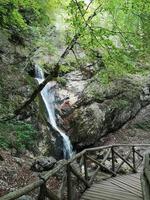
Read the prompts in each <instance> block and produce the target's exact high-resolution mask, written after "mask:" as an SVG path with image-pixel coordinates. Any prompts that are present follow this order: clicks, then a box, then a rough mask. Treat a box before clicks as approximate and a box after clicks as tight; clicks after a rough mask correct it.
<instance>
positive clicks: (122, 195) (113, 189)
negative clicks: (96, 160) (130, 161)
mask: <svg viewBox="0 0 150 200" xmlns="http://www.w3.org/2000/svg"><path fill="white" fill-rule="evenodd" d="M81 200H143V197H142V190H141V183H140V174H139V173H137V174H130V175H123V176H117V177H115V178H110V179H107V180H104V181H101V182H100V183H95V184H93V185H92V186H91V188H89V189H88V190H86V192H85V193H84V194H83V195H82V197H81Z"/></svg>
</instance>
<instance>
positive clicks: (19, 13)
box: [0, 0, 57, 35]
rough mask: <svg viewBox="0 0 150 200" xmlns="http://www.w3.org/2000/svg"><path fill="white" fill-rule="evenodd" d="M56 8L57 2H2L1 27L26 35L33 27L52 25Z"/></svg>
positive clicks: (53, 0)
mask: <svg viewBox="0 0 150 200" xmlns="http://www.w3.org/2000/svg"><path fill="white" fill-rule="evenodd" d="M56 7H57V1H55V0H44V1H43V0H34V1H32V0H0V18H1V20H0V26H1V27H3V28H6V29H9V30H10V32H11V33H13V34H16V35H21V34H23V35H24V34H26V33H27V32H28V31H29V29H30V27H31V26H40V27H43V26H45V25H47V24H48V23H50V22H51V20H52V13H54V10H55V9H56Z"/></svg>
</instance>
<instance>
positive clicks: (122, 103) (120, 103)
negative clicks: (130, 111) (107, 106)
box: [111, 99, 130, 109]
mask: <svg viewBox="0 0 150 200" xmlns="http://www.w3.org/2000/svg"><path fill="white" fill-rule="evenodd" d="M129 104H130V102H129V101H127V100H124V99H114V100H113V101H112V104H111V106H112V107H114V108H120V109H123V108H126V107H128V106H129Z"/></svg>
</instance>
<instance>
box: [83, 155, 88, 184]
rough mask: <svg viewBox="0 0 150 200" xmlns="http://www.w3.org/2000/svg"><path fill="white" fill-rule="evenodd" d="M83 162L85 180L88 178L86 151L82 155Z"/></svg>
mask: <svg viewBox="0 0 150 200" xmlns="http://www.w3.org/2000/svg"><path fill="white" fill-rule="evenodd" d="M83 163H84V173H85V180H88V171H87V162H86V153H84V155H83Z"/></svg>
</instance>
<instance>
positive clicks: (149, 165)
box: [141, 152, 150, 200]
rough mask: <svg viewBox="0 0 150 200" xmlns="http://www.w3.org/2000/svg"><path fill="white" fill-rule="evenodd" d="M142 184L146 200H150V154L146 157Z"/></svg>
mask: <svg viewBox="0 0 150 200" xmlns="http://www.w3.org/2000/svg"><path fill="white" fill-rule="evenodd" d="M141 183H142V191H143V198H144V200H150V152H148V153H146V154H145V156H144V166H143V173H142V174H141Z"/></svg>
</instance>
